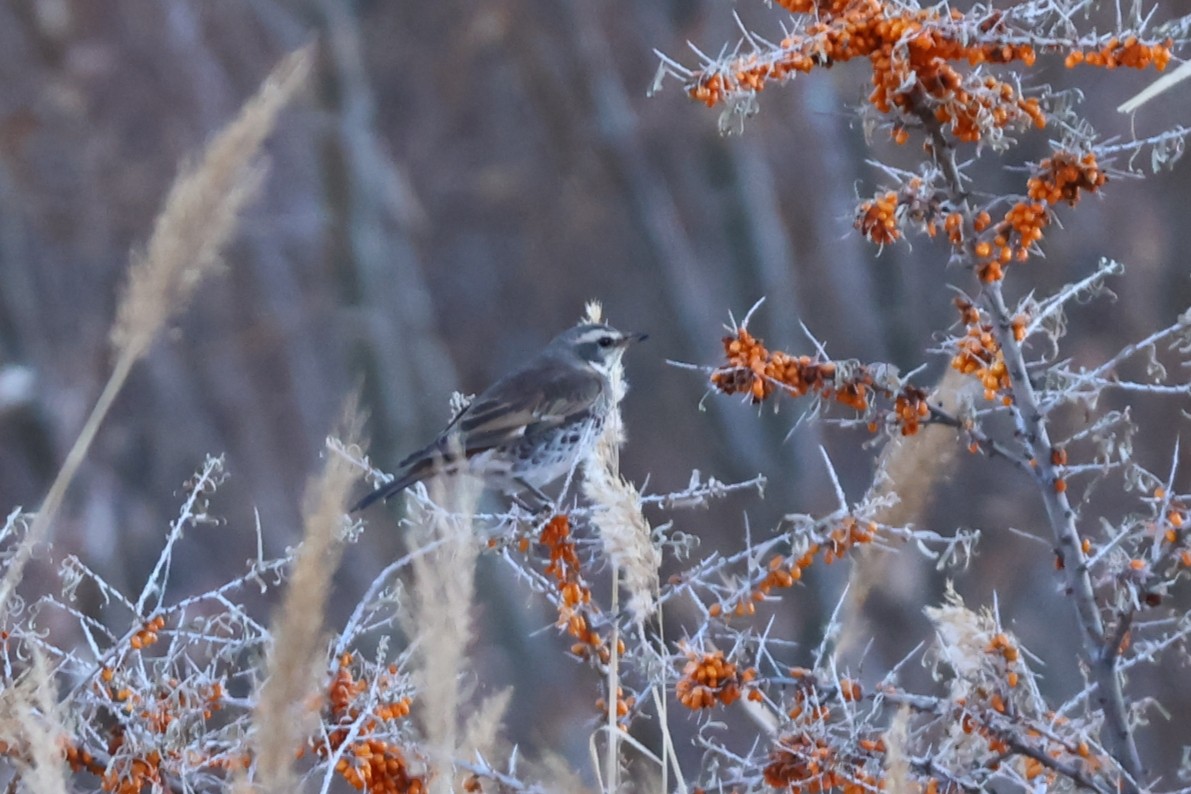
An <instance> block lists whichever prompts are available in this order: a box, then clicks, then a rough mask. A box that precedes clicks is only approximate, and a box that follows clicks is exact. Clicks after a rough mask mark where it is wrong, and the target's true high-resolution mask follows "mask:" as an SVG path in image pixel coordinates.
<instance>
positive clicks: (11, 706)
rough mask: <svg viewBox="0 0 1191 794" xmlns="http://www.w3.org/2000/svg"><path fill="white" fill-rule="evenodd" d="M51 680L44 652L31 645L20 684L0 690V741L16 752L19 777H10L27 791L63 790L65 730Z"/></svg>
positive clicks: (52, 792) (45, 793) (52, 793)
mask: <svg viewBox="0 0 1191 794" xmlns="http://www.w3.org/2000/svg"><path fill="white" fill-rule="evenodd" d="M56 702H57V695H56V692H55V688H54V682H53V680H52V679H51V678H50V673H49V670H48V669H47V668H46V659H45V655H44V654H43V653H42V652H41V651H40V650H39V649H37V648H36V647H35V648H33V649H32V653H31V659H30V664H29V668H28V670H27V672H26V673H25V676H24V678H23V679H22V681H21V683H20V685H18V686H15V687H10V688H8V689H5V690H4V691H3V692H2V693H0V741H3V742H4V743H5V745H6V746H7V747H9V748H16V749H17V750H18V751H17V752H16V753H13V752H11V751H10V752H9V754H8V755H9V758H13V759H16V763H17V768H18V770H19V772H20V774H19V777H15V778H13V782H12V784H11V789H10V790H12V791H16V790H17V788H18V787H17V785H16V784H17V781H18V780H19V781H21V782H23V783H24V786H23V789H24V790H26V791H36V792H39V794H59V792H60V793H61V794H66V790H67V789H66V762H65V759H64V758H63V755H62V749H61V742H62V741H63V739H64V737H65V731H64V730H63V729H62V725H61V723H60V722H59V719H58V710H57V708H56Z"/></svg>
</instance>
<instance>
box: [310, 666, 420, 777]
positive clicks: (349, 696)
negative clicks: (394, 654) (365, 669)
mask: <svg viewBox="0 0 1191 794" xmlns="http://www.w3.org/2000/svg"><path fill="white" fill-rule="evenodd" d="M351 664H352V655H351V654H350V653H345V654H343V656H341V657H340V658H339V668H338V669H337V670H336V671H335V675H334V676H332V678H331V684H330V686H329V688H328V691H327V705H328V707H329V712H330V714H329V719H328V720H327V723H326V724H327V725H328V726H338V727H335V728H334V729H332V730H330V731H328V733H327V735H326V737H325V738H322V737H318V738H314V739H311V740H310V748H311V749H312V750H313V751H314V752H315V753H316V754H318V755H319V756H321V757H324V758H326V757H329V756H330V755H333V754H334V753H336V752H338V750H339V748H340V747H341V746H342V745H343V744H344V742H346V741H347V739H348V736H349V735H350V734H351V730H352V728H351V726H353V725H354V724H355V723H356V721H357V720H359V719H360V716H361V711H360V709H359V708H358V707H357V706H356V705H355V703H356V699H357V698H358V697H359V696H360V695H361V694H362V693H363V692H365V691H366V690H367V689H369V682H368V681H367V680H366V679H364V678H358V679H357V678H356V677H355V676H354V675H353V674H352V671H351ZM388 672H389V674H390V675H396V673H397V670H396V667H395V666H390V667H389V671H388ZM409 709H410V699H409V698H408V697H403V698H400V699H398V700H395V701H391V702H388V703H383V704H381V705H379V706H377V707H375V708H374V709H373V710H372V713H371V714H370V715H369V716H368V717H367V718H366V719H365V721H364V723H363V724H362V725H361V727H360V730H359V733H358V735H357V737H356V738H355V739H354V740H353V743H352V745H351V747H350V748H348V751H347V752H345V753H343V755H341V756H340V758H339V760H338V761H337V762H336V764H335V771H336V772H337V773H338V774H339V775H340V776H341V777H342V778H343V779H344V780H346V781H347V783H348V784H349V785H350V786H351V787H352V788H354V789H356V790H357V791H368V792H369V794H424V792H425V791H426V790H427V787H426V779H425V778H424V777H423V776H420V775H415V774H412V773H411V772H410V769H409V764H408V762H407V761H406V759H405V755H404V754H403V753H402V752H401V748H399V747H398V746H396V745H395V744H393V743H391V742H387V741H384V740H382V739H379V738H377V737H376V736H375V735H374V734H375V732H376V729H377V728H379V727H381V723H382V722H387V721H392V720H398V719H402V718H403V717H406V716H408V715H409Z"/></svg>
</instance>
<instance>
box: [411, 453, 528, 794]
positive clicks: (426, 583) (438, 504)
mask: <svg viewBox="0 0 1191 794" xmlns="http://www.w3.org/2000/svg"><path fill="white" fill-rule="evenodd" d="M479 488H480V483H479V482H478V481H476V480H474V479H472V478H471V477H468V476H456V477H440V478H437V479H436V480H433V481H431V483H430V492H431V496H432V502H430V503H426V502H422V501H421V500H416V499H410V500H409V501H408V504H409V505H410V514H409V517H408V518H407V519H406V523H407V525H408V531H409V538H410V545H411V546H414V547H419V548H426V547H432V548H431V549H430V551H428V552H426V553H425V554H422V555H420V556H417V557H415V558H414V561H413V586H412V587H411V589H410V595H411V596H412V598H411V603H410V609H409V610H408V612H406V613H405V614H403V615H402V616H401V618H402V623H403V624H404V625H405V629H406V631H407V632H408V634H409V636H410V637H412V638H413V642H414V645H415V654H414V655H415V659H416V660H417V663H416V671H415V674H414V675H415V679H416V680H417V682H418V693H419V696H418V709H417V713H418V715H419V716H420V718H421V722H422V730H423V734H424V735H425V738H426V749H427V751H428V753H429V759H428V760H429V762H430V764H431V767H432V769H433V774H432V775H431V776H430V781H431V782H430V791H431V792H432V793H433V794H440V793H441V794H449V792H452V791H455V790H456V788H455V783H456V781H455V771H454V769H453V768H452V767H453V762H454V761H455V760H456V759H460V758H463V757H465V756H466V755H467V754H468V752H469V750H475V749H480V748H474V747H473V748H468V747H465V744H466V742H465V741H464V738H463V737H462V736H461V735H460V716H461V713H462V708H463V706H464V704H465V703H466V702H467V700H468V699H469V697H470V695H471V693H470V691H468V688H467V687H465V686H464V683H463V679H464V675H465V673H466V671H467V666H468V657H467V649H468V645H469V644H470V643H471V638H472V630H471V611H472V602H473V601H474V599H475V568H476V558H477V557H478V556H479V553H480V540H479V538H478V537H477V536H476V533H475V529H474V516H475V508H476V502H477V500H478V498H479ZM497 697H498V698H500V699H499V700H491V701H490V703H489V704H488V705H489V706H494V707H496V708H493V709H489V708H485V709H484V711H485V712H486V713H487V714H488V716H487V717H486V718H485V722H486V723H488V726H489V727H488V728H487V729H485V730H483V731H480V732H479V734H475V735H474V736H473V737H472V740H474V741H479V742H482V743H489V742H492V741H494V739H493V738H492V737H494V736H495V734H496V726H497V725H498V724H499V722H500V718H501V714H502V713H503V711H504V706H505V705H506V704H507V698H504V697H501V696H497ZM480 734H484V736H481V735H480Z"/></svg>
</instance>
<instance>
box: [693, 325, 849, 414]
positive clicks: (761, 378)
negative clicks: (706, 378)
mask: <svg viewBox="0 0 1191 794" xmlns="http://www.w3.org/2000/svg"><path fill="white" fill-rule="evenodd" d="M724 352H725V353H727V356H728V366H727V367H724V368H722V369H719V370H716V372H714V373H712V376H711V383H712V385H713V386H715V387H716V388H718V389H719V390H720V391H722V392H724V393H725V394H737V393H744V394H749V395H751V396H752V399H753V402H755V403H756V402H761V401H762V400H764V399H765V398H767V397H769V395H771V394H773V392H774V391H775V389H776V388H777V386H776V385H775V384H781V385H782V386H784V387H785V391H786V392H787V393H788V394H789V395H790V396H791V397H801V396H803V395H805V394H808V393H812V392H813V393H815V394H818V395H819V396H820V397H823V398H824V399H834V400H835V401H836V402H838V403H841V404H843V405H847V406H849V407H852V408H855V409H856V410H857V411H865V410H867V409H868V407H869V395H870V394H871V392H872V386H873V377H872V375H871V374H869V372H868V371H867V370H865V369H864V368H863V367H859V368H857V370H856V373H855V374H854V376H853V377H852V378H851V380H849V381H848V382H846V383H836V382H835V374H836V365H835V363H834V362H831V361H814V360H813V359H811V357H810V356H791V355H790V354H788V353H783V352H782V351H780V350H778V351H776V352H773V353H770V352H769V351H768V350H766V349H765V345H764V343H763V342H762V341H761V340H760V339H757V338H756V337H754V336H753V335H752V334H750V333H749V332H748V329H746V328H740V329H738V330H737V332H736V334H735V335H734V336H725V337H724Z"/></svg>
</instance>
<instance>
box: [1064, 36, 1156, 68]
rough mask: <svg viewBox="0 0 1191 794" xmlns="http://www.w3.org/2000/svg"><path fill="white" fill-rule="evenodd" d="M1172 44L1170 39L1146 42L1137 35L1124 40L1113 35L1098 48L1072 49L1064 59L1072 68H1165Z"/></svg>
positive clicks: (1068, 66)
mask: <svg viewBox="0 0 1191 794" xmlns="http://www.w3.org/2000/svg"><path fill="white" fill-rule="evenodd" d="M1173 45H1174V42H1173V41H1172V40H1171V39H1167V40H1166V41H1163V42H1154V43H1149V44H1147V43H1146V42H1144V41H1141V40H1139V39H1138V38H1137V36H1128V37H1126V38H1125V39H1124V40H1122V39H1120V38H1118V37H1116V36H1113V37H1112V38H1111V39H1109V40H1108V41H1107V42H1105V44H1104V46H1103V47H1101V48H1100V49H1098V50H1093V51H1091V52H1084V51H1083V50H1073V51H1072V52H1071V53H1070V54H1068V55H1067V59H1066V61H1065V63H1066V65H1067V68H1068V69H1072V68H1074V67H1076V66H1079V65H1080V64H1087V65H1088V66H1100V67H1102V68H1104V69H1115V68H1117V67H1118V66H1125V67H1128V68H1130V69H1148V68H1149V67H1151V66H1153V67H1154V68H1155V69H1157V70H1158V71H1162V70H1163V69H1165V68H1166V65H1167V64H1169V63H1170V48H1171V47H1172V46H1173Z"/></svg>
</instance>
